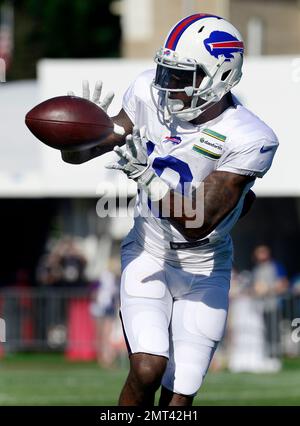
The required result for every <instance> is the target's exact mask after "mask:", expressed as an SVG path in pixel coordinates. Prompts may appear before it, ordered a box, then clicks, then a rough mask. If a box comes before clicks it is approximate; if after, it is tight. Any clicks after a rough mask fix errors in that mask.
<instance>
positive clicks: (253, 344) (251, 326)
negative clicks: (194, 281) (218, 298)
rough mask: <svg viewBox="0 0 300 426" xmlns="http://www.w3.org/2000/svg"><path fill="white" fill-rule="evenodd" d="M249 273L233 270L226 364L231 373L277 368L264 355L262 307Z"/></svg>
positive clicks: (273, 370) (274, 363)
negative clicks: (227, 358)
mask: <svg viewBox="0 0 300 426" xmlns="http://www.w3.org/2000/svg"><path fill="white" fill-rule="evenodd" d="M256 296H257V295H256V289H255V286H254V285H253V281H252V274H251V273H250V272H248V271H244V272H242V273H238V272H237V271H233V274H232V283H231V290H230V297H231V308H230V310H229V319H228V333H227V334H228V338H229V345H228V355H229V360H228V367H229V370H230V371H232V372H252V373H263V372H265V373H267V372H276V371H279V370H280V367H281V363H280V361H279V360H278V359H275V358H270V357H269V356H268V353H267V352H268V351H267V345H266V343H267V342H266V336H265V322H264V315H263V306H262V304H261V303H260V301H259V300H258V299H257V297H256Z"/></svg>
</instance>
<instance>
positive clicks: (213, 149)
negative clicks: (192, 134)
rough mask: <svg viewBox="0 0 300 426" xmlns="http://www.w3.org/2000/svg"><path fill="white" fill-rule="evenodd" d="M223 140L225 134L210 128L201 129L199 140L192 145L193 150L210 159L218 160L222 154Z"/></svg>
mask: <svg viewBox="0 0 300 426" xmlns="http://www.w3.org/2000/svg"><path fill="white" fill-rule="evenodd" d="M225 140H226V136H224V135H221V134H220V133H217V132H215V131H214V130H211V129H203V130H202V132H201V137H200V139H199V142H198V143H197V144H194V145H193V151H195V152H197V153H198V154H202V155H204V156H205V157H207V158H210V159H211V160H218V159H219V158H220V157H221V155H222V152H223V148H224V142H225Z"/></svg>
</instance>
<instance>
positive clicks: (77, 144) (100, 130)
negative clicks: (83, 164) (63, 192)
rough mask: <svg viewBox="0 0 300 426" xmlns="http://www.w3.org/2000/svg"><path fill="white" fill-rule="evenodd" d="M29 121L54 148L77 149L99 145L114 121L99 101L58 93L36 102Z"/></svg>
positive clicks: (35, 133) (37, 135) (33, 131)
mask: <svg viewBox="0 0 300 426" xmlns="http://www.w3.org/2000/svg"><path fill="white" fill-rule="evenodd" d="M25 123H26V125H27V127H28V128H29V130H30V131H31V132H32V133H33V134H34V136H35V137H36V138H38V139H39V140H40V141H42V142H43V143H45V144H46V145H48V146H51V147H52V148H56V149H60V150H68V151H76V150H81V149H86V148H90V147H92V146H95V145H97V144H98V143H99V142H100V141H101V140H102V139H104V138H105V137H106V136H108V135H109V134H110V133H112V131H113V122H112V120H111V119H110V118H109V116H108V115H107V114H106V113H105V112H104V111H103V110H102V109H101V108H100V107H98V106H97V105H96V104H95V103H93V102H91V101H89V100H87V99H84V98H80V97H77V96H58V97H55V98H51V99H48V100H46V101H45V102H42V103H40V104H38V105H37V106H35V107H34V108H33V109H32V110H30V111H29V112H28V113H27V114H26V117H25Z"/></svg>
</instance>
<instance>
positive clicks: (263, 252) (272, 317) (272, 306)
mask: <svg viewBox="0 0 300 426" xmlns="http://www.w3.org/2000/svg"><path fill="white" fill-rule="evenodd" d="M253 260H254V262H255V266H254V268H253V283H254V291H255V295H256V297H257V298H258V300H260V303H261V304H262V309H263V313H264V322H265V333H266V341H267V347H268V355H269V356H271V357H275V358H276V357H277V356H278V355H279V354H280V351H281V349H280V332H279V330H280V318H279V315H278V312H279V307H281V308H282V305H283V304H284V302H285V299H284V295H285V294H286V293H287V291H288V289H289V282H288V279H287V276H286V271H285V268H284V266H283V265H282V264H280V263H279V262H277V261H276V260H274V259H273V257H272V254H271V249H270V247H268V246H267V245H259V246H257V247H256V248H255V249H254V252H253ZM281 310H282V309H281Z"/></svg>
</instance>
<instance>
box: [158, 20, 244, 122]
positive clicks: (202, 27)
mask: <svg viewBox="0 0 300 426" xmlns="http://www.w3.org/2000/svg"><path fill="white" fill-rule="evenodd" d="M243 53H244V43H243V39H242V37H241V35H240V33H239V32H238V30H237V29H236V28H235V27H234V26H233V25H232V24H230V23H229V22H228V21H226V20H225V19H223V18H220V17H219V16H215V15H207V14H203V13H202V14H196V15H191V16H188V17H187V18H185V19H183V20H181V21H180V22H178V23H177V24H176V25H175V26H174V27H173V28H172V29H171V31H170V32H169V34H168V36H167V38H166V41H165V45H164V47H162V48H161V49H160V50H159V51H158V52H157V53H156V56H155V58H154V60H155V62H156V63H157V70H156V76H155V79H154V81H153V83H152V89H153V88H154V89H157V90H158V91H159V92H158V94H159V96H158V101H156V106H157V107H158V109H159V110H160V111H163V112H164V118H165V119H168V120H169V119H170V118H171V117H172V116H177V117H178V118H180V119H182V120H187V121H191V120H194V119H195V118H196V117H198V116H199V115H200V114H202V113H203V112H204V111H206V110H207V109H208V108H209V107H210V106H212V105H213V104H215V103H216V102H218V101H219V100H220V99H221V98H222V97H223V96H224V95H225V94H226V93H227V92H229V91H230V90H231V88H232V87H233V86H235V85H236V84H237V83H238V82H239V81H240V79H241V76H242V71H241V69H242V64H243ZM199 74H200V75H202V77H203V79H202V81H201V83H200V85H199V87H197V81H196V78H197V75H199ZM174 79H175V80H174ZM174 81H175V84H174ZM174 86H175V87H174ZM152 92H153V90H152ZM172 92H185V93H186V95H187V96H189V97H191V103H190V107H188V108H184V104H183V102H182V101H181V100H176V99H170V96H169V95H170V93H172ZM153 99H155V96H154V93H153Z"/></svg>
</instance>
